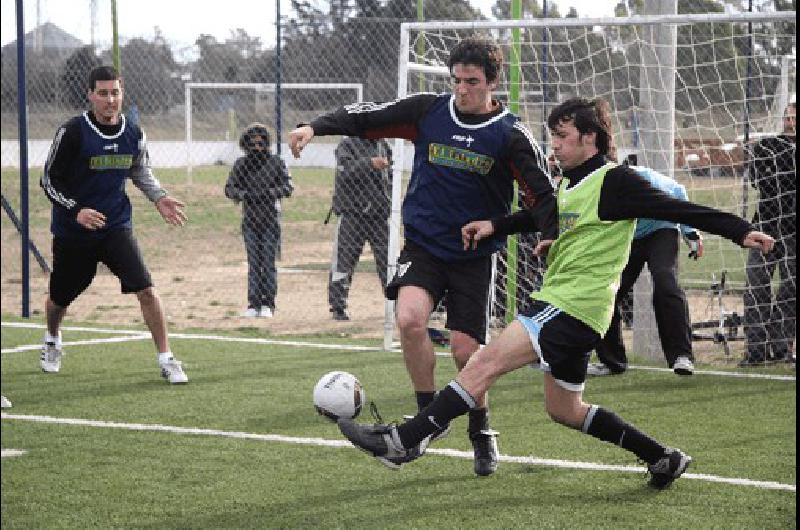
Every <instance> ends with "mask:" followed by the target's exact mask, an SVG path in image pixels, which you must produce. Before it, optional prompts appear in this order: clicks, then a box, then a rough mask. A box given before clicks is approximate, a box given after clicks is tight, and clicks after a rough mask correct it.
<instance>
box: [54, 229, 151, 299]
mask: <svg viewBox="0 0 800 530" xmlns="http://www.w3.org/2000/svg"><path fill="white" fill-rule="evenodd" d="M98 263H104V264H105V265H106V266H107V267H108V269H109V270H110V271H111V272H112V273H114V275H115V276H116V277H117V278H119V281H120V285H121V287H122V292H123V293H136V292H139V291H141V290H143V289H147V288H148V287H151V286H152V285H153V280H152V279H151V278H150V272H148V270H147V267H146V266H145V264H144V260H143V259H142V253H141V251H140V250H139V245H138V244H137V243H136V238H134V237H133V232H132V231H131V230H112V231H111V232H109V233H108V235H106V236H104V237H100V238H97V239H73V238H64V237H55V238H53V272H52V273H50V299H51V300H52V301H53V302H55V303H56V305H58V306H61V307H67V306H68V305H69V304H71V303H72V301H73V300H75V299H76V298H77V297H78V295H80V294H81V293H82V292H83V291H85V290H86V288H87V287H89V285H90V284H91V283H92V280H93V279H94V276H95V274H96V273H97V264H98Z"/></svg>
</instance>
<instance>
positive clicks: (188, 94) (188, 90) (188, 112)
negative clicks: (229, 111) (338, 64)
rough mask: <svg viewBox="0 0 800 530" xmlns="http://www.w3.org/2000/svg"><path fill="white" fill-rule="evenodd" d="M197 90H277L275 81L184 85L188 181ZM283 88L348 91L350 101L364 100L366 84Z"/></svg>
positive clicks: (289, 85) (286, 86) (290, 88)
mask: <svg viewBox="0 0 800 530" xmlns="http://www.w3.org/2000/svg"><path fill="white" fill-rule="evenodd" d="M197 90H250V91H253V92H254V93H255V94H256V95H258V94H265V93H268V94H274V93H275V91H276V84H275V83H200V82H196V83H186V84H185V85H184V94H185V101H186V105H185V107H186V108H185V124H186V138H185V147H186V173H187V179H188V182H189V183H191V182H192V169H193V166H194V165H195V164H194V160H193V147H192V144H193V142H194V139H193V134H192V126H193V114H194V113H193V104H192V96H193V93H194V92H195V91H197ZM281 90H287V91H294V90H300V91H313V90H325V91H346V92H347V93H348V99H347V101H348V102H352V101H353V98H352V96H355V101H362V100H363V98H364V85H363V83H281ZM268 112H270V113H271V114H272V113H273V109H268ZM262 121H264V120H262ZM227 140H228V141H233V142H234V144H235V138H233V139H231V138H228V139H227Z"/></svg>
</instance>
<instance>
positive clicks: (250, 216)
mask: <svg viewBox="0 0 800 530" xmlns="http://www.w3.org/2000/svg"><path fill="white" fill-rule="evenodd" d="M239 147H241V148H242V150H243V151H244V152H245V155H244V156H241V157H239V158H238V159H236V162H234V164H233V168H232V169H231V172H230V174H229V175H228V181H227V182H226V183H225V196H226V197H228V198H229V199H233V201H234V202H236V203H237V204H238V203H239V202H241V203H242V237H243V238H244V245H245V249H246V250H247V309H246V310H245V311H244V312H243V313H242V316H244V317H267V318H270V317H272V316H273V314H274V312H275V297H276V295H277V293H278V272H277V268H276V267H275V259H276V257H277V254H278V249H279V247H280V241H281V223H280V200H281V199H283V198H286V197H290V196H291V195H292V191H294V186H293V185H292V177H291V176H290V175H289V172H288V170H287V169H286V164H285V163H284V162H283V160H281V159H280V158H279V157H277V156H273V155H272V154H270V149H269V147H270V142H269V131H267V128H266V126H264V125H262V124H260V123H253V124H251V125H249V126H248V127H247V129H246V130H245V131H244V133H243V134H242V136H241V138H240V139H239Z"/></svg>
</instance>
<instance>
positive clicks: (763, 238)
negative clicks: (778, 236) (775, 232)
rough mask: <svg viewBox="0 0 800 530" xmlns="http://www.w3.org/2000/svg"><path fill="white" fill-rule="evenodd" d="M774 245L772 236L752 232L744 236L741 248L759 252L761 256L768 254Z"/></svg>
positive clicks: (755, 231)
mask: <svg viewBox="0 0 800 530" xmlns="http://www.w3.org/2000/svg"><path fill="white" fill-rule="evenodd" d="M774 245H775V239H774V238H773V237H772V236H769V235H767V234H765V233H764V232H759V231H757V230H753V231H752V232H748V233H747V235H745V236H744V241H742V246H743V247H746V248H754V249H756V250H760V251H761V253H762V254H768V253H769V252H770V251H771V250H772V247H773V246H774Z"/></svg>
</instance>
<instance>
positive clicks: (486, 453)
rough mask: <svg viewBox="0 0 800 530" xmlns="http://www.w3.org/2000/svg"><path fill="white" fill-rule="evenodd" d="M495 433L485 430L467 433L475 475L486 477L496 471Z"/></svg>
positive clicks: (496, 433)
mask: <svg viewBox="0 0 800 530" xmlns="http://www.w3.org/2000/svg"><path fill="white" fill-rule="evenodd" d="M498 434H500V433H498V432H497V431H493V430H491V429H486V430H482V431H478V432H471V433H469V440H470V441H471V442H472V450H473V451H474V453H475V474H476V475H480V476H481V477H487V476H489V475H491V474H492V473H494V472H495V471H497V460H498V450H497V435H498Z"/></svg>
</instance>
